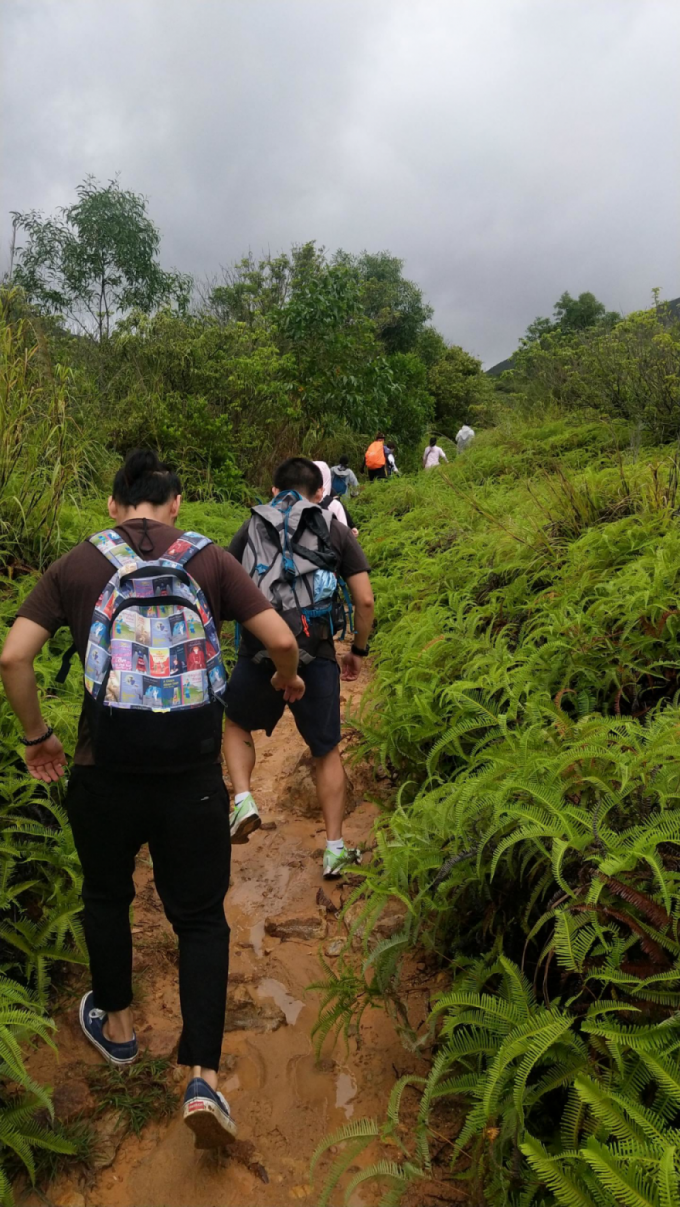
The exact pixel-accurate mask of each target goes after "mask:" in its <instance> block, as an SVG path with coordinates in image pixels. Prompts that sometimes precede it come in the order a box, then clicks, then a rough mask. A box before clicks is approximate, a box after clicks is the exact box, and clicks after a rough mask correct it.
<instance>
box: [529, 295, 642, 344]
mask: <svg viewBox="0 0 680 1207" xmlns="http://www.w3.org/2000/svg"><path fill="white" fill-rule="evenodd" d="M553 315H554V318H553V319H549V318H541V317H539V318H536V319H534V321H533V323H530V324H529V326H528V327H527V331H526V335H525V336H524V338H523V340H522V343H523V344H525V343H534V342H535V341H536V340H540V339H542V338H543V337H544V336H545V335H552V334H555V333H557V334H560V335H573V334H574V333H577V332H580V331H587V330H589V329H590V328H591V327H607V328H609V327H613V326H614V324H615V323H617V322H619V320H620V318H621V315H620V314H618V313H617V311H616V310H607V309H606V307H605V305H604V303H603V302H600V301H598V299H597V298H596V297H595V294H594V293H589V292H588V293H580V294H579V295H578V297H577V298H573V297H572V296H571V294H570V293H567V292H566V291H565V293H563V294H562V296H561V297H560V298H558V300H557V301H556V302H555V305H554V307H553Z"/></svg>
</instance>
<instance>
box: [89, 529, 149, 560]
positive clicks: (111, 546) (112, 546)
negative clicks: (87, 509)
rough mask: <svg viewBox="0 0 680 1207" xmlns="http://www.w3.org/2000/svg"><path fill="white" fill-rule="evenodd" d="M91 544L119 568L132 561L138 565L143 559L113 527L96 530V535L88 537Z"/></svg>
mask: <svg viewBox="0 0 680 1207" xmlns="http://www.w3.org/2000/svg"><path fill="white" fill-rule="evenodd" d="M88 539H89V541H90V544H91V545H94V547H95V549H98V550H99V552H100V553H103V554H104V557H105V558H106V560H107V561H108V562H110V563H111V565H112V566H115V567H116V569H117V570H120V569H122V567H123V566H128V565H129V564H130V562H134V563H135V565H138V564H139V562H140V561H141V560H143V559H140V558H139V557H138V556H137V554H136V553H133V551H132V549H131V548H130V546H129V545H128V544H126V542H125V541H124V540H123V538H122V536H121V535H120V534H119V533H118V532H116V531H115V530H114V529H113V528H105V529H104V530H103V531H102V532H95V534H94V536H91V537H89V538H88Z"/></svg>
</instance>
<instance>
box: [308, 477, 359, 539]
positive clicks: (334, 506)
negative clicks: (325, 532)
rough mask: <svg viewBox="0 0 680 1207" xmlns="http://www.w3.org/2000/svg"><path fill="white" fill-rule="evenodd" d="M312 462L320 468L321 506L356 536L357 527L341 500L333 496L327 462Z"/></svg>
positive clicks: (357, 532) (357, 533)
mask: <svg viewBox="0 0 680 1207" xmlns="http://www.w3.org/2000/svg"><path fill="white" fill-rule="evenodd" d="M314 464H315V465H316V466H317V467H318V468H319V469H320V470H321V477H322V478H323V498H322V500H321V507H323V508H324V510H328V511H330V513H331V515H332V516H335V519H336V520H337V521H338V523H339V524H345V525H346V526H347V528H351V530H352V535H353V536H358V535H359V529H358V528H356V527H355V526H354V521H353V519H352V517H351V515H350V514H349V511H348V510H347V507H346V506H345V504H344V502H343V500H342V499H335V498H334V497H333V490H332V481H331V471H330V469H329V468H328V463H327V462H326V461H315V462H314Z"/></svg>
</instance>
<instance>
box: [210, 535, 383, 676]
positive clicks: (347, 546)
mask: <svg viewBox="0 0 680 1207" xmlns="http://www.w3.org/2000/svg"><path fill="white" fill-rule="evenodd" d="M249 523H250V520H246V522H245V523H244V524H242V525H241V527H240V528H239V530H238V532H237V533H236V535H235V536H234V537H232V541H231V544H230V546H229V552H230V553H232V554H233V555H234V557H235V558H236V560H237V561H239V562H240V561H241V560H242V559H243V554H244V552H245V548H246V537H247V535H248V525H249ZM330 539H331V545H332V546H333V549H334V551H335V553H336V554H337V558H338V574H339V575H340V577H341V578H344V579H345V580H347V579H349V578H352V576H353V575H354V574H368V573H369V571H370V569H371V567H370V565H369V562H368V558H367V557H366V554H365V553H364V551H363V549H362V548H361V545H360V544H359V542H358V540H357V538H356V537H355V535H354V533H353V532H350V530H349V528H347V527H345V525H344V524H340V523H339V522H338V520H336V519H335V518H333V519H332V520H331V527H330ZM261 649H262V645H261V644H260V642H259V641H257V639H256V638H255V637H252V636H251V635H250V634H249V633H244V634H243V640H242V642H241V647H240V649H239V655H240V656H241V657H243V658H252V657H253V654H255V653H257V651H258V650H261ZM316 656H317V658H328V659H330V660H331V662H333V661H335V658H336V652H335V646H334V645H333V639H332V637H329V638H328V640H327V641H321V642H320V644H319V647H318V649H317V651H316Z"/></svg>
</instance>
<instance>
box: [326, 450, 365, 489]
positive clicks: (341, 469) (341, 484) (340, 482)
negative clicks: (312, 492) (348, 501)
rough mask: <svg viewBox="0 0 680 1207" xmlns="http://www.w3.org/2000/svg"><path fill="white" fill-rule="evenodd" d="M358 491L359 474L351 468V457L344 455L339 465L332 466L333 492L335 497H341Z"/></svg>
mask: <svg viewBox="0 0 680 1207" xmlns="http://www.w3.org/2000/svg"><path fill="white" fill-rule="evenodd" d="M358 493H359V482H358V480H357V476H356V474H355V473H353V471H352V470H351V469H350V468H349V457H346V456H343V457H341V458H340V460H339V461H338V464H337V465H332V466H331V494H332V495H333V498H334V499H341V498H343V497H344V496H345V495H357V494H358Z"/></svg>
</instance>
